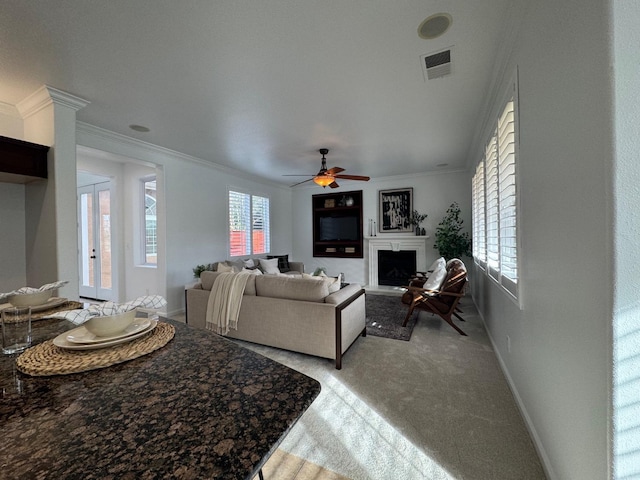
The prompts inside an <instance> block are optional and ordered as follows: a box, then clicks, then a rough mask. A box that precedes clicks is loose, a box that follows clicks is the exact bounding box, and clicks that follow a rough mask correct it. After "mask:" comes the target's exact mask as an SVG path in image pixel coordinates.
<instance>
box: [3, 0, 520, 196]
mask: <svg viewBox="0 0 640 480" xmlns="http://www.w3.org/2000/svg"><path fill="white" fill-rule="evenodd" d="M509 4H510V2H509V1H508V0H473V1H461V0H393V1H390V0H325V1H317V0H259V1H258V0H182V1H171V0H108V1H107V0H56V1H55V2H51V1H50V0H3V1H2V8H0V72H1V73H0V102H4V103H6V104H9V105H15V104H17V103H18V102H20V101H21V100H23V99H24V98H26V97H27V96H28V95H30V94H31V93H33V92H34V91H35V90H37V89H38V88H39V87H40V86H42V85H43V84H46V85H49V86H52V87H55V88H57V89H60V90H63V91H66V92H68V93H71V94H73V95H77V96H79V97H82V98H84V99H86V100H89V101H90V102H91V103H90V104H89V105H88V106H87V107H85V108H84V109H82V110H80V111H79V112H78V120H81V121H83V122H87V123H89V124H92V125H96V126H99V127H102V128H106V129H108V130H111V131H114V132H118V133H121V134H124V135H128V136H131V137H134V138H138V139H141V140H144V141H147V142H150V143H153V144H156V145H160V146H163V147H166V148H170V149H173V150H177V151H179V152H182V153H186V154H189V155H193V156H196V157H199V158H202V159H204V160H208V161H212V162H215V163H218V164H221V165H226V166H230V167H234V168H237V169H240V170H246V171H249V172H251V173H254V174H257V175H260V176H262V177H265V178H268V179H270V180H274V181H277V182H283V183H285V184H290V183H294V182H295V181H296V179H295V178H294V179H293V180H292V178H291V177H282V174H284V173H309V174H312V173H315V172H316V171H317V170H318V169H319V168H320V154H319V153H317V150H318V149H319V148H321V147H326V148H329V149H330V152H329V154H328V156H327V160H328V162H327V163H328V165H329V167H331V166H335V165H338V166H341V167H343V168H345V169H346V171H345V172H344V173H346V174H353V175H369V176H371V177H385V176H390V175H399V174H413V173H419V172H426V171H432V170H438V169H443V168H445V169H451V168H466V167H467V155H468V150H469V148H470V144H471V141H472V138H473V135H474V133H476V129H477V127H478V124H479V123H481V122H480V121H481V118H480V116H481V112H482V108H483V105H484V103H485V102H486V97H487V95H488V92H489V88H490V84H491V79H492V67H493V62H494V60H495V56H496V52H497V51H498V48H499V42H500V40H501V39H502V38H504V32H505V28H504V25H503V22H504V21H505V19H506V18H507V12H506V11H505V9H506V8H508V6H509ZM439 12H447V13H449V14H450V15H451V16H452V17H453V23H452V26H451V28H450V29H449V31H448V32H446V33H445V34H444V35H442V36H441V37H439V38H437V39H434V40H424V39H421V38H420V37H419V36H418V34H417V29H418V26H419V25H420V23H421V22H422V21H423V20H424V19H425V18H426V17H428V16H430V15H432V14H434V13H439ZM447 47H453V49H452V63H453V67H452V68H453V73H452V74H451V75H449V76H447V77H444V78H440V79H436V80H428V81H425V79H424V76H423V72H422V68H421V63H420V57H421V56H422V55H425V54H429V53H433V52H437V51H439V50H441V49H444V48H447ZM131 124H140V125H144V126H147V127H149V128H150V129H151V131H150V132H149V133H139V132H135V131H133V130H131V129H130V128H129V125H131ZM439 164H447V166H446V167H442V166H440V167H438V166H437V165H439ZM343 183H347V182H346V181H345V182H343Z"/></svg>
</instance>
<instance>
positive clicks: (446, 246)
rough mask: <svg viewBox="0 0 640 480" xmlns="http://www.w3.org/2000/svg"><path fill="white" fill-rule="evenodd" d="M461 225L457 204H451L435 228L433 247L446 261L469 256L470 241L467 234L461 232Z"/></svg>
mask: <svg viewBox="0 0 640 480" xmlns="http://www.w3.org/2000/svg"><path fill="white" fill-rule="evenodd" d="M462 223H463V222H462V219H461V218H460V206H459V205H458V202H453V203H452V204H451V206H450V207H449V208H448V209H447V213H446V215H445V216H444V217H443V218H442V221H441V222H440V223H439V224H438V228H436V243H435V245H434V246H433V248H435V249H436V250H438V253H440V255H441V256H443V257H444V258H445V259H447V260H450V259H452V258H460V257H462V256H463V255H464V256H467V257H470V256H471V239H470V238H469V233H467V232H461V230H462Z"/></svg>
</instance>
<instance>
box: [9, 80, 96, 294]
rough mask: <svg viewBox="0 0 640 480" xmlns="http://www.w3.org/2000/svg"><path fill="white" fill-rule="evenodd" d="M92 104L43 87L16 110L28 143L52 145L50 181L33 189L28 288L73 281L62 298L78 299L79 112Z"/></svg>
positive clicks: (31, 186)
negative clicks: (77, 154) (77, 173)
mask: <svg viewBox="0 0 640 480" xmlns="http://www.w3.org/2000/svg"><path fill="white" fill-rule="evenodd" d="M88 103H89V102H87V101H85V100H83V99H81V98H78V97H75V96H73V95H70V94H68V93H65V92H62V91H60V90H56V89H55V88H52V87H48V86H46V85H45V86H43V87H41V88H40V89H38V90H37V91H36V92H34V93H33V94H32V95H30V96H29V97H27V98H26V99H24V100H23V101H22V102H20V103H19V104H18V105H17V108H18V111H19V112H20V115H21V116H22V117H23V119H24V136H25V140H28V141H30V142H34V143H39V144H42V145H48V146H49V147H51V148H50V150H49V155H48V161H47V167H48V179H47V180H46V181H43V182H34V183H32V184H28V185H27V188H26V193H25V203H26V207H25V209H26V223H27V226H26V230H27V232H26V239H27V251H26V256H27V258H26V264H27V283H28V284H29V285H32V286H39V285H42V284H44V283H48V282H53V281H56V280H69V284H68V285H67V286H65V287H64V288H63V289H61V290H60V292H59V293H60V295H62V296H66V297H68V298H72V299H77V298H78V252H77V250H78V234H77V213H76V195H77V191H76V190H77V188H76V186H77V185H76V112H77V111H78V110H79V109H81V108H83V107H84V106H86V105H87V104H88Z"/></svg>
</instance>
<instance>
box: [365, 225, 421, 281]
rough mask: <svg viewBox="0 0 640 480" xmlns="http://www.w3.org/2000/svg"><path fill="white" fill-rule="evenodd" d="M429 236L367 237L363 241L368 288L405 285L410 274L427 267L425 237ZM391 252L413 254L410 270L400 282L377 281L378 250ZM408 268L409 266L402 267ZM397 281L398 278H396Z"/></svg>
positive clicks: (398, 274)
mask: <svg viewBox="0 0 640 480" xmlns="http://www.w3.org/2000/svg"><path fill="white" fill-rule="evenodd" d="M428 238H429V237H417V236H415V235H403V236H401V235H386V234H385V235H380V236H377V237H368V238H367V239H366V242H365V246H366V250H367V258H368V259H369V266H368V267H369V268H368V270H369V275H368V277H369V283H368V288H376V287H377V286H379V285H384V286H385V287H393V286H402V285H406V282H407V280H409V277H410V276H411V274H413V273H415V272H416V271H423V270H426V269H427V239H428ZM383 251H384V252H391V253H400V254H403V255H404V254H406V253H410V254H411V255H412V256H413V263H412V264H411V267H410V268H411V270H412V271H411V272H410V273H409V275H408V276H405V278H404V279H403V280H402V283H396V284H393V285H391V284H389V283H382V282H378V274H379V266H378V264H379V258H378V254H379V252H383ZM404 268H405V269H408V268H409V267H406V266H405V267H404ZM395 275H397V276H400V275H403V276H404V272H402V273H396V274H395ZM397 281H398V282H399V281H400V280H397Z"/></svg>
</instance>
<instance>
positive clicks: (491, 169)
mask: <svg viewBox="0 0 640 480" xmlns="http://www.w3.org/2000/svg"><path fill="white" fill-rule="evenodd" d="M497 143H498V142H497V137H496V133H494V135H493V136H492V137H491V140H490V141H489V143H488V144H487V148H486V151H485V168H486V173H485V174H486V183H485V185H486V186H485V188H486V191H485V195H486V202H487V214H486V215H487V223H486V225H487V227H486V228H487V266H488V267H489V272H490V274H492V276H494V277H497V275H498V268H499V266H500V250H499V245H500V239H499V221H500V208H499V203H498V202H499V195H498V146H497Z"/></svg>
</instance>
